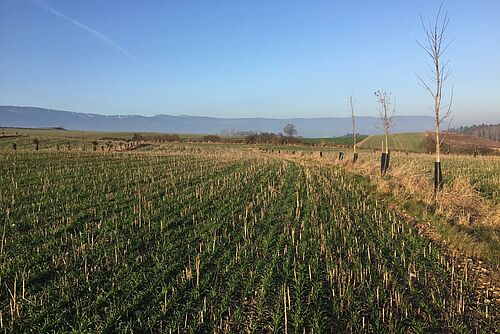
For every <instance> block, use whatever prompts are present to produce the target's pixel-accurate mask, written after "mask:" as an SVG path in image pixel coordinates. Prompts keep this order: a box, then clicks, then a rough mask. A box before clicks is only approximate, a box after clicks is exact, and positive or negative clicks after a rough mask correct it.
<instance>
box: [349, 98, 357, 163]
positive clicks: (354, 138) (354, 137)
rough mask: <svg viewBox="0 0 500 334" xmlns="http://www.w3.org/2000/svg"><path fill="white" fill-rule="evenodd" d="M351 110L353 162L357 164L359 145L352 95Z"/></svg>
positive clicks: (350, 99) (350, 100)
mask: <svg viewBox="0 0 500 334" xmlns="http://www.w3.org/2000/svg"><path fill="white" fill-rule="evenodd" d="M349 108H350V109H351V117H352V142H353V151H354V155H353V159H352V161H353V162H356V161H357V160H358V151H357V147H356V145H357V143H356V122H355V120H354V99H353V97H352V94H349Z"/></svg>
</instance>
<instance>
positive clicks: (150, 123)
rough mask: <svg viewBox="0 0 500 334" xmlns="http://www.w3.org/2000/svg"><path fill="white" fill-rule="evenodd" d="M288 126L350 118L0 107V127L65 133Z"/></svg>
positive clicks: (318, 133)
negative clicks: (106, 112) (53, 129)
mask: <svg viewBox="0 0 500 334" xmlns="http://www.w3.org/2000/svg"><path fill="white" fill-rule="evenodd" d="M288 123H292V124H294V125H295V127H296V129H297V131H298V135H299V136H303V137H332V136H341V135H344V134H346V133H349V132H352V127H351V126H352V120H351V118H350V117H323V118H288V119H278V118H260V117H253V118H216V117H204V116H172V115H164V114H161V115H156V116H141V115H100V114H91V113H78V112H72V111H63V110H52V109H45V108H37V107H18V106H0V127H25V128H47V127H62V128H64V129H68V130H87V131H126V132H163V133H179V134H182V133H190V134H219V133H231V132H235V131H260V132H274V133H279V132H281V131H282V129H283V127H284V126H285V125H286V124H288ZM379 126H380V119H379V118H378V117H371V116H359V117H356V132H358V133H362V134H367V135H369V134H377V133H381V132H382V130H381V129H380V128H379ZM433 127H434V118H433V117H430V116H396V117H395V118H394V126H393V128H392V130H391V131H392V132H420V131H427V130H432V129H433Z"/></svg>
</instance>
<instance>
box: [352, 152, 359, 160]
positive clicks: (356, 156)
mask: <svg viewBox="0 0 500 334" xmlns="http://www.w3.org/2000/svg"><path fill="white" fill-rule="evenodd" d="M356 161H358V153H354V157H353V158H352V162H356Z"/></svg>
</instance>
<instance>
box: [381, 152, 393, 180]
mask: <svg viewBox="0 0 500 334" xmlns="http://www.w3.org/2000/svg"><path fill="white" fill-rule="evenodd" d="M390 158H391V155H390V153H384V152H383V153H382V157H381V158H380V174H381V175H385V173H386V172H387V170H388V169H389V161H390Z"/></svg>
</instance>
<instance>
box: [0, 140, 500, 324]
mask: <svg viewBox="0 0 500 334" xmlns="http://www.w3.org/2000/svg"><path fill="white" fill-rule="evenodd" d="M328 154H331V155H332V157H333V156H334V154H335V153H334V152H331V153H328ZM318 157H319V152H318V151H316V152H314V151H310V150H309V149H308V150H305V151H302V152H294V153H293V154H292V153H290V152H287V153H286V154H285V152H283V153H281V154H278V152H276V151H270V150H267V149H266V151H263V150H262V148H260V149H259V147H258V146H243V145H215V144H184V143H167V144H162V145H158V146H157V147H155V148H154V149H148V150H136V151H122V152H112V151H111V152H107V151H106V152H100V151H98V152H90V151H85V152H82V151H78V152H77V151H64V152H63V151H59V152H57V151H38V152H34V151H18V152H11V151H4V152H3V153H1V155H0V170H1V172H0V221H1V222H2V226H1V227H0V228H1V233H2V237H1V243H0V259H1V261H0V280H1V284H0V285H1V287H0V326H1V329H2V330H3V331H5V332H12V333H14V332H36V333H46V332H166V333H170V332H177V333H185V332H193V333H201V332H227V333H234V332H280V333H292V332H293V333H302V332H315V333H321V332H326V333H330V332H379V333H408V332H460V333H462V332H463V333H469V332H482V333H490V332H494V331H495V330H498V328H499V327H498V326H500V320H499V316H498V304H497V303H496V301H495V300H494V298H493V297H492V295H491V293H490V292H488V290H486V291H485V292H484V291H483V290H478V289H476V284H477V283H476V281H475V279H474V275H473V272H472V271H468V269H467V268H468V267H467V266H466V267H465V268H464V267H463V266H462V264H461V262H460V261H457V260H456V259H455V258H453V257H450V256H449V255H448V254H447V253H446V252H445V251H444V250H443V249H442V248H441V247H440V246H439V245H436V244H435V243H433V242H432V241H430V240H429V239H428V238H426V237H425V236H423V235H422V234H421V233H420V232H419V230H418V229H417V228H416V227H415V226H413V225H412V224H409V223H408V221H407V220H406V219H405V218H404V217H402V216H401V215H400V214H399V213H398V212H397V211H395V210H393V209H392V208H391V207H390V206H389V205H388V203H386V202H385V201H384V200H381V199H380V198H379V197H378V196H377V194H376V189H375V186H374V184H373V182H372V181H371V180H370V179H369V178H368V177H366V176H361V175H358V174H357V173H354V172H352V171H350V170H348V169H347V168H346V166H344V165H341V164H333V163H329V162H328V163H318V162H317V158H318ZM313 158H314V159H313ZM323 159H325V160H327V159H328V157H327V156H326V155H325V156H324V157H323ZM495 163H496V164H498V161H496V162H495ZM496 166H497V167H495V168H498V165H496ZM463 170H464V173H468V169H467V167H466V166H464V167H463ZM495 171H497V169H495ZM495 173H496V172H495ZM493 194H494V192H493Z"/></svg>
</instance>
